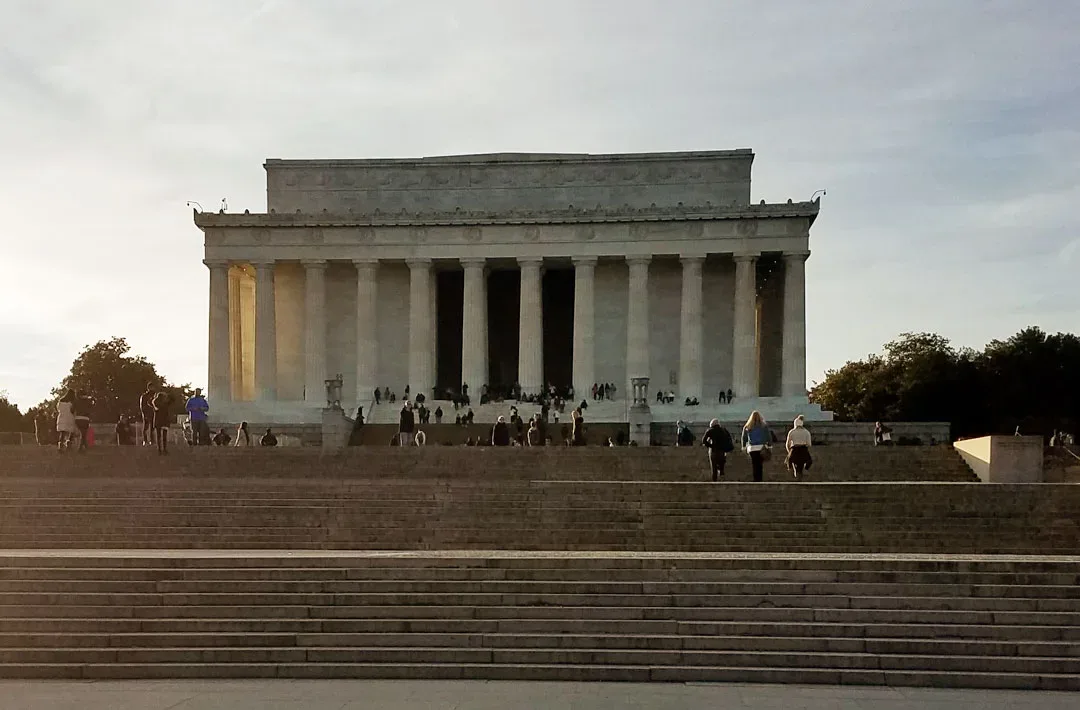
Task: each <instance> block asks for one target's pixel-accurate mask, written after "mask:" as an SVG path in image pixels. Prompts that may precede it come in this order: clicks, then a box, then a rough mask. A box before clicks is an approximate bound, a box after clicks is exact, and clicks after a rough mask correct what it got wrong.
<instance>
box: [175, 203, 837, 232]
mask: <svg viewBox="0 0 1080 710" xmlns="http://www.w3.org/2000/svg"><path fill="white" fill-rule="evenodd" d="M818 207H819V205H818V202H816V201H815V202H788V203H779V204H757V205H746V206H745V207H724V206H719V205H709V204H706V205H697V206H686V207H683V206H681V205H680V206H677V207H674V208H672V207H643V208H640V209H635V208H632V207H623V208H603V207H597V208H587V207H581V208H578V207H573V206H572V205H571V206H568V207H567V208H566V209H564V210H554V211H534V210H505V211H498V212H489V211H470V210H462V209H456V210H453V211H452V212H436V211H431V212H406V211H404V210H402V211H400V212H381V211H379V210H375V211H374V212H369V213H353V212H348V213H344V214H342V213H333V212H318V213H311V212H295V213H276V212H269V213H265V212H256V213H250V212H243V213H226V212H197V211H196V212H195V213H194V214H195V224H196V225H197V226H198V227H200V228H207V227H408V226H456V225H488V224H508V225H515V224H582V223H599V222H691V221H713V220H744V219H782V218H791V217H808V218H809V219H810V221H811V223H813V220H814V219H815V218H816V217H817V214H818Z"/></svg>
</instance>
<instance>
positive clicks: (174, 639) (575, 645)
mask: <svg viewBox="0 0 1080 710" xmlns="http://www.w3.org/2000/svg"><path fill="white" fill-rule="evenodd" d="M262 647H275V648H292V647H296V648H304V649H306V648H324V647H325V648H334V649H342V648H398V649H407V648H462V649H477V648H488V649H502V648H514V649H516V648H527V649H598V650H600V649H602V650H608V649H636V650H664V651H671V650H684V651H694V650H704V651H770V652H782V651H787V652H810V653H850V654H878V655H941V656H949V655H960V656H1004V657H1015V658H1027V657H1032V658H1044V657H1050V658H1077V657H1080V644H1076V643H1073V642H1068V641H1013V640H1009V641H998V640H987V639H940V638H924V637H909V638H862V637H851V636H825V635H816V636H779V635H768V636H765V635H758V636H751V635H737V636H694V635H690V634H664V635H657V634H653V635H645V634H630V633H620V634H609V635H596V634H571V633H565V634H563V633H544V634H524V633H469V632H461V633H446V632H443V633H425V632H410V633H326V632H324V633H281V632H265V631H251V632H244V633H224V632H188V633H85V632H84V633H41V632H35V633H32V634H28V633H14V632H3V633H0V648H4V649H16V650H18V649H44V650H62V651H64V652H74V651H75V650H77V649H83V648H86V649H97V650H104V649H110V648H118V649H139V648H153V649H188V650H192V649H217V648H262ZM21 660H26V659H25V658H24V659H21ZM48 662H53V661H48ZM60 662H62V660H61V661H60ZM95 662H96V661H95Z"/></svg>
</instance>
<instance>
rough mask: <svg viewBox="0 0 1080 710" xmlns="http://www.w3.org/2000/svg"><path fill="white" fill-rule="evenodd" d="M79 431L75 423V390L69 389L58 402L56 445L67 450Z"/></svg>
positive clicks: (62, 449)
mask: <svg viewBox="0 0 1080 710" xmlns="http://www.w3.org/2000/svg"><path fill="white" fill-rule="evenodd" d="M78 433H79V427H78V426H76V425H75V392H74V391H72V390H68V391H66V392H64V396H63V397H61V398H60V401H59V402H57V403H56V447H57V449H59V450H60V451H67V450H68V448H69V447H70V446H71V440H72V439H73V438H75V435H76V434H78Z"/></svg>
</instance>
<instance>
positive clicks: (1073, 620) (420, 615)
mask: <svg viewBox="0 0 1080 710" xmlns="http://www.w3.org/2000/svg"><path fill="white" fill-rule="evenodd" d="M259 601H260V602H262V601H263V600H259ZM24 617H33V618H87V617H90V618H120V619H124V618H136V619H169V618H177V619H192V618H249V617H250V618H263V617H272V618H322V619H380V618H383V619H385V618H410V619H439V618H443V619H454V618H456V619H561V618H579V619H590V620H628V621H634V620H668V621H746V622H754V621H757V622H767V621H778V622H821V623H841V624H855V623H892V624H918V623H930V622H933V623H941V624H963V625H967V624H1004V625H1018V626H1073V625H1076V624H1077V623H1080V612H1075V611H1039V610H1034V611H1032V610H1025V611H1015V610H1009V611H1003V610H990V609H941V608H937V609H921V608H890V607H887V606H883V607H874V606H863V607H855V608H848V607H822V608H814V607H809V606H788V607H780V606H765V607H761V606H733V607H679V606H663V607H640V606H577V607H558V606H507V605H492V606H482V607H474V606H468V605H441V606H435V605H420V604H415V605H414V604H405V605H402V604H391V605H374V604H368V605H363V606H349V605H344V604H342V605H332V606H331V605H326V606H318V605H316V606H309V605H287V604H270V603H255V604H243V603H235V604H218V605H206V604H199V605H195V604H184V605H171V606H166V605H146V606H123V605H120V604H111V605H92V604H59V603H52V604H47V605H41V606H38V605H25V604H18V605H0V618H4V619H18V618H24Z"/></svg>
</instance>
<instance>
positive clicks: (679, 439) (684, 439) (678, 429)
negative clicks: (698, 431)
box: [675, 419, 694, 446]
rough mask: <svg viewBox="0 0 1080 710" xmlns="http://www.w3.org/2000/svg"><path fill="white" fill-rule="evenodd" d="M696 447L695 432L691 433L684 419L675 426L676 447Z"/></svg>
mask: <svg viewBox="0 0 1080 710" xmlns="http://www.w3.org/2000/svg"><path fill="white" fill-rule="evenodd" d="M693 445H694V432H692V431H690V427H688V426H687V425H686V422H684V421H683V420H682V419H680V420H679V421H678V423H677V424H676V425H675V446H693Z"/></svg>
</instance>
